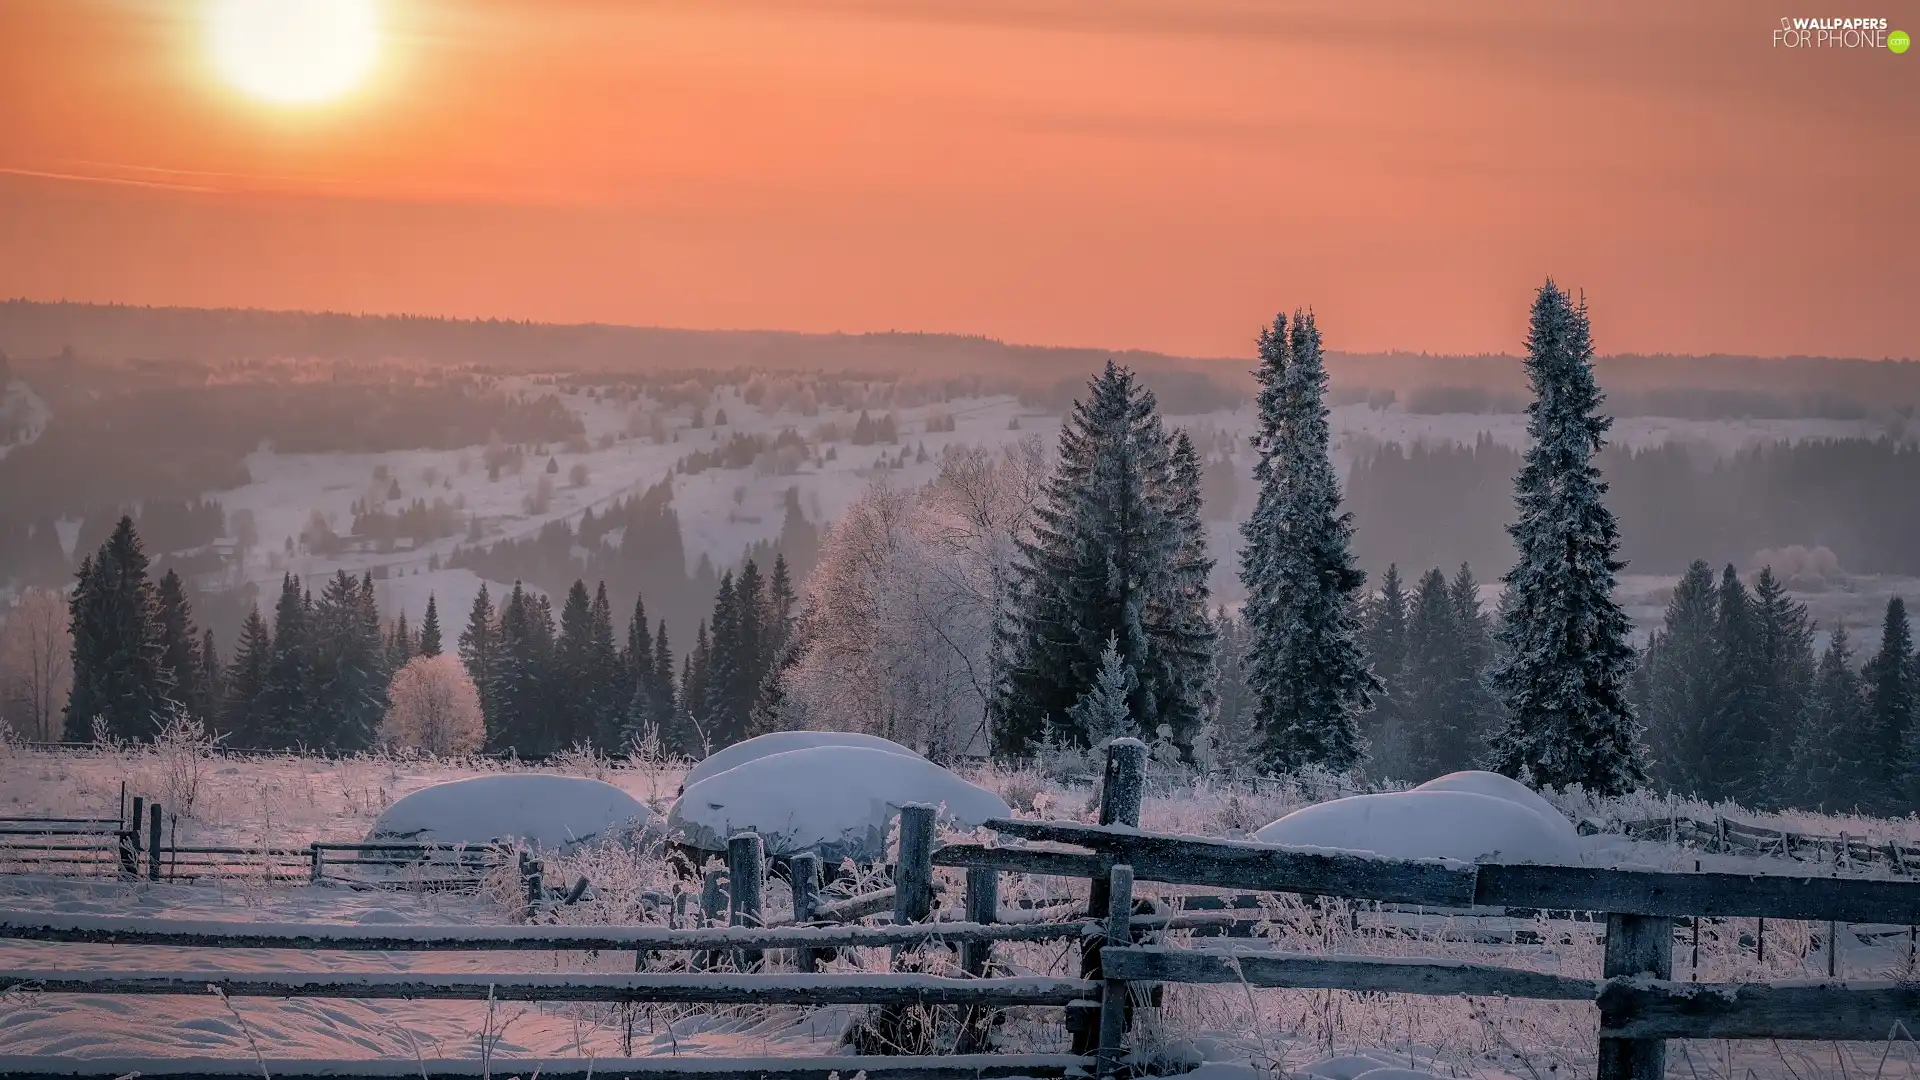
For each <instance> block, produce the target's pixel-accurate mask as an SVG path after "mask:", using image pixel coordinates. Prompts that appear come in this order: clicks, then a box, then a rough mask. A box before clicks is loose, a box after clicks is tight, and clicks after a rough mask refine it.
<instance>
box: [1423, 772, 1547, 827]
mask: <svg viewBox="0 0 1920 1080" xmlns="http://www.w3.org/2000/svg"><path fill="white" fill-rule="evenodd" d="M1413 790H1415V791H1470V792H1472V793H1474V794H1475V795H1485V796H1488V797H1489V798H1494V799H1505V800H1507V801H1508V802H1512V803H1519V804H1520V805H1521V806H1524V807H1526V808H1527V809H1529V810H1532V811H1533V812H1534V813H1536V814H1539V815H1540V816H1541V817H1543V818H1546V819H1547V821H1548V823H1550V824H1552V825H1555V826H1557V827H1559V828H1561V829H1563V830H1565V832H1566V834H1567V835H1568V836H1578V835H1579V831H1578V830H1577V829H1575V828H1574V827H1573V822H1571V821H1569V820H1567V816H1566V815H1565V814H1562V813H1561V812H1560V811H1559V809H1558V808H1556V807H1555V806H1554V805H1553V804H1552V803H1550V802H1548V801H1547V800H1545V799H1543V798H1541V797H1540V793H1539V792H1537V791H1535V790H1533V789H1532V788H1530V787H1528V786H1527V785H1525V784H1523V783H1521V782H1520V781H1518V780H1515V779H1514V778H1513V777H1511V776H1501V775H1500V774H1499V773H1497V772H1481V771H1479V770H1477V769H1468V770H1466V771H1465V772H1453V773H1448V774H1447V775H1445V776H1437V777H1435V778H1433V779H1432V780H1429V781H1427V782H1426V783H1424V784H1421V785H1420V786H1419V787H1417V788H1414V789H1413Z"/></svg>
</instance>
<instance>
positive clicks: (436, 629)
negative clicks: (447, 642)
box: [418, 593, 441, 656]
mask: <svg viewBox="0 0 1920 1080" xmlns="http://www.w3.org/2000/svg"><path fill="white" fill-rule="evenodd" d="M440 648H441V646H440V605H439V604H438V603H437V602H436V601H435V600H434V598H433V594H432V593H428V594H427V613H426V614H425V615H424V616H422V617H421V619H420V647H419V650H418V652H419V655H421V656H439V655H440Z"/></svg>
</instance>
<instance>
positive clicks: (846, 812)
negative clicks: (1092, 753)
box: [667, 746, 1013, 864]
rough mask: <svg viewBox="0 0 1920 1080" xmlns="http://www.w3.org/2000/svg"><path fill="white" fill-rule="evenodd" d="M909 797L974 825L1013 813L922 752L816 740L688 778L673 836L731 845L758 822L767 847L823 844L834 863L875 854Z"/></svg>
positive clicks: (712, 846) (702, 845) (944, 817)
mask: <svg viewBox="0 0 1920 1080" xmlns="http://www.w3.org/2000/svg"><path fill="white" fill-rule="evenodd" d="M907 803H930V804H932V805H934V806H937V807H939V808H940V814H939V820H940V821H942V822H944V823H946V824H949V825H953V826H956V827H958V828H963V829H967V828H972V827H974V826H976V825H978V824H980V823H981V822H982V821H985V820H986V819H988V818H993V817H1011V816H1013V811H1012V810H1011V809H1009V808H1008V806H1007V804H1006V801H1005V800H1003V799H1001V798H1000V796H998V795H995V794H994V793H993V792H991V791H988V790H986V789H985V788H981V787H976V786H974V785H973V784H969V783H967V782H966V781H965V780H962V779H960V778H959V777H958V776H955V775H954V774H953V773H950V772H948V771H947V770H945V769H943V768H941V767H940V766H938V765H935V764H934V763H933V762H931V761H927V760H926V759H924V758H922V757H919V756H917V755H914V756H908V755H904V754H899V753H894V752H889V751H886V750H878V749H874V748H873V747H869V746H814V747H809V748H807V749H803V750H789V751H787V752H786V753H782V754H773V755H770V756H767V757H762V758H756V759H754V760H752V761H749V762H747V763H746V764H744V765H740V766H737V767H735V768H732V769H728V770H727V771H725V772H723V773H720V774H718V775H715V776H709V777H707V778H706V779H704V780H701V781H699V782H698V783H693V784H689V785H687V790H686V792H685V793H684V794H682V795H681V796H680V801H679V802H677V803H675V804H674V807H673V812H672V813H671V814H669V815H668V817H667V832H668V835H669V836H671V837H672V838H673V839H674V840H676V841H678V842H680V843H683V844H686V845H687V846H689V847H693V848H697V849H699V850H702V851H724V850H725V849H726V846H727V838H728V837H729V836H732V835H733V834H734V833H737V832H741V831H743V830H748V829H751V830H753V831H754V832H757V833H759V834H760V838H761V840H762V841H763V842H764V843H765V844H766V848H767V852H768V854H770V855H774V856H779V857H785V856H788V855H796V854H799V853H800V852H803V851H817V852H819V853H820V856H821V859H822V860H823V861H824V862H826V863H828V864H832V863H837V862H838V861H839V860H841V859H843V858H851V859H853V860H854V861H855V862H869V863H870V862H878V861H880V860H881V858H883V857H884V855H885V854H886V840H887V831H888V829H890V828H891V827H892V824H893V820H894V819H895V818H897V817H898V816H899V815H900V807H902V806H903V805H905V804H907Z"/></svg>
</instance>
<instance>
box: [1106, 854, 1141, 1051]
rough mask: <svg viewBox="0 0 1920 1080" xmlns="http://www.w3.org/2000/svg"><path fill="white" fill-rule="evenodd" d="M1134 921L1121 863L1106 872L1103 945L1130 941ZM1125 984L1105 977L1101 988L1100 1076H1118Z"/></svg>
mask: <svg viewBox="0 0 1920 1080" xmlns="http://www.w3.org/2000/svg"><path fill="white" fill-rule="evenodd" d="M1132 921H1133V867H1131V866H1128V865H1126V864H1125V863H1121V864H1120V865H1118V866H1115V867H1114V868H1113V871H1112V873H1111V874H1110V875H1108V883H1107V928H1106V935H1105V937H1104V939H1103V940H1102V942H1101V945H1102V947H1104V946H1106V945H1109V944H1112V945H1119V946H1125V945H1127V944H1129V943H1130V939H1131V936H1132V935H1131V925H1132ZM1126 1036H1127V983H1126V982H1124V981H1122V980H1120V979H1107V980H1106V982H1105V985H1104V986H1103V987H1102V988H1101V991H1100V1041H1099V1055H1100V1056H1099V1061H1098V1069H1099V1075H1100V1076H1102V1077H1108V1076H1117V1075H1119V1073H1120V1058H1121V1055H1122V1054H1123V1053H1124V1052H1125V1050H1126Z"/></svg>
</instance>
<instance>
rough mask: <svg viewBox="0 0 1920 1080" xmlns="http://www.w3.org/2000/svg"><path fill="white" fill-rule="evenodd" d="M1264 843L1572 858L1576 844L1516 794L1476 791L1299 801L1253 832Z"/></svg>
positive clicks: (1505, 858)
mask: <svg viewBox="0 0 1920 1080" xmlns="http://www.w3.org/2000/svg"><path fill="white" fill-rule="evenodd" d="M1254 839H1256V840H1259V841H1260V842H1261V843H1266V844H1284V845H1287V846H1289V847H1313V848H1326V849H1330V850H1334V851H1346V852H1355V853H1360V854H1373V855H1380V856H1385V857H1387V858H1391V859H1457V860H1460V861H1462V862H1472V861H1475V860H1477V859H1497V860H1499V861H1501V862H1539V863H1564V862H1575V861H1578V858H1579V846H1578V843H1577V841H1576V838H1575V835H1574V832H1573V830H1572V829H1571V828H1568V829H1565V830H1561V829H1557V828H1555V827H1554V825H1553V824H1552V823H1551V822H1549V821H1547V820H1546V819H1545V818H1543V817H1541V816H1540V814H1538V813H1537V812H1535V811H1534V810H1531V809H1529V808H1528V807H1525V806H1522V805H1520V804H1519V803H1517V802H1512V801H1509V800H1507V799H1496V798H1494V797H1492V796H1490V795H1481V794H1477V793H1475V792H1471V791H1396V792H1390V793H1387V794H1381V795H1353V796H1349V797H1347V798H1344V799H1335V800H1333V801H1332V802H1323V803H1316V804H1314V805H1312V806H1305V807H1301V808H1300V809H1298V810H1295V811H1294V812H1293V813H1291V814H1288V815H1287V816H1285V817H1283V818H1281V819H1280V820H1278V821H1275V822H1273V823H1272V824H1270V825H1268V826H1267V827H1266V828H1263V829H1261V830H1260V831H1259V832H1257V833H1255V834H1254Z"/></svg>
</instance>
